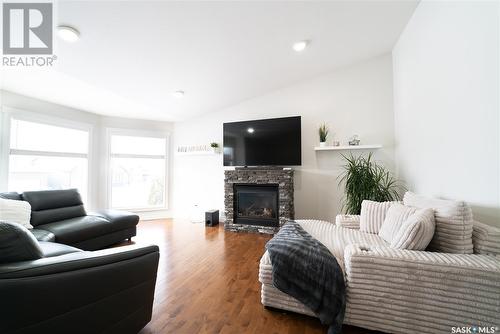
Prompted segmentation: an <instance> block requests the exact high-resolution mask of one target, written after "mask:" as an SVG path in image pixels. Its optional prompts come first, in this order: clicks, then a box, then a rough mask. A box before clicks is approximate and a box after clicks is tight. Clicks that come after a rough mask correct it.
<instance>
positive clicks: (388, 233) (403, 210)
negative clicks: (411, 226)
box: [378, 203, 417, 243]
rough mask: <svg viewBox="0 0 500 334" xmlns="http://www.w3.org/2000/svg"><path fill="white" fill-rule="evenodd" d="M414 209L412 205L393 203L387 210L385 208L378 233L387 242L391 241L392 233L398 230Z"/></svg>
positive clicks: (394, 233)
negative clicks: (385, 212)
mask: <svg viewBox="0 0 500 334" xmlns="http://www.w3.org/2000/svg"><path fill="white" fill-rule="evenodd" d="M415 211H417V209H416V208H414V207H411V206H406V205H402V204H399V203H394V204H393V205H391V207H390V208H389V210H387V214H386V215H385V219H384V223H383V224H382V227H380V231H379V232H378V235H379V236H380V237H382V239H384V240H385V241H387V242H388V243H391V241H392V239H393V238H394V235H396V234H397V233H398V232H399V230H400V229H401V226H402V225H403V223H404V222H405V221H406V220H407V219H408V217H410V216H411V215H412V214H414V213H415Z"/></svg>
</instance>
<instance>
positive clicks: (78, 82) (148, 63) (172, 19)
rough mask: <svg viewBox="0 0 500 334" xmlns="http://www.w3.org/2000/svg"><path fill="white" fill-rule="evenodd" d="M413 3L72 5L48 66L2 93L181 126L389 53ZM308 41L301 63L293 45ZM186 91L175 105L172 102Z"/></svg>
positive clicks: (61, 9) (9, 82) (11, 78)
mask: <svg viewBox="0 0 500 334" xmlns="http://www.w3.org/2000/svg"><path fill="white" fill-rule="evenodd" d="M416 5H417V1H335V2H312V1H308V2H250V1H248V2H240V1H238V2H207V1H202V2H159V1H154V2H145V1H109V2H108V1H71V2H58V3H57V5H56V19H55V21H56V22H55V23H56V24H68V25H72V26H74V27H76V28H77V29H78V30H80V32H81V39H80V41H78V42H77V43H74V44H68V43H65V42H62V41H60V40H58V39H56V40H55V54H56V55H57V57H58V59H57V66H56V67H55V68H53V69H52V70H49V69H47V68H42V69H39V70H33V69H28V70H26V69H18V68H17V69H12V68H10V69H7V68H4V69H3V70H4V71H3V72H4V73H3V82H2V84H3V88H4V89H6V90H10V91H13V92H17V93H21V94H25V95H29V96H33V97H37V98H40V99H44V100H48V101H51V102H55V103H60V104H64V105H68V106H71V107H75V108H79V109H83V110H87V111H91V112H95V113H98V114H103V115H110V116H121V117H130V118H143V119H153V120H184V119H187V118H190V117H193V116H196V115H199V114H202V113H207V112H211V111H216V110H219V109H221V108H223V107H226V106H230V105H233V104H235V103H238V102H240V101H243V100H245V99H248V98H251V97H254V96H258V95H261V94H265V93H267V92H269V91H272V90H275V89H279V88H281V87H284V86H287V85H290V84H293V83H295V82H298V81H301V80H304V79H307V78H310V77H313V76H315V75H318V74H321V73H323V72H327V71H329V70H332V69H334V68H337V67H340V66H343V65H347V64H350V63H353V62H356V61H359V60H363V59H367V58H370V57H373V56H377V55H380V54H382V53H385V52H388V51H390V50H391V49H392V47H393V45H394V44H395V42H396V40H397V38H398V37H399V35H400V33H401V32H402V30H403V29H404V27H405V25H406V23H407V22H408V20H409V18H410V16H411V15H412V13H413V10H414V9H415V7H416ZM302 39H310V40H311V44H310V46H309V47H308V48H307V49H306V51H304V52H303V53H296V52H294V51H293V50H292V49H291V45H292V44H293V42H295V41H298V40H302ZM179 89H180V90H185V91H186V96H185V98H183V99H175V98H174V97H172V95H171V92H172V91H175V90H179Z"/></svg>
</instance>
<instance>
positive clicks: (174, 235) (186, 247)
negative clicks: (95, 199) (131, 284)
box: [125, 219, 370, 334]
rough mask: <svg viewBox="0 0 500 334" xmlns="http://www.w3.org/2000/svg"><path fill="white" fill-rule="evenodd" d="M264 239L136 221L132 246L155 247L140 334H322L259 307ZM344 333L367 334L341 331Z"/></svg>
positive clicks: (315, 323) (307, 321)
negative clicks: (153, 276)
mask: <svg viewBox="0 0 500 334" xmlns="http://www.w3.org/2000/svg"><path fill="white" fill-rule="evenodd" d="M267 240H269V236H266V235H259V234H250V233H234V232H224V229H223V228H222V226H219V227H207V228H205V226H204V225H203V224H193V223H190V222H188V221H182V220H171V219H167V220H155V221H143V222H141V223H140V224H139V226H138V231H137V237H135V238H133V241H132V243H136V244H156V245H158V246H159V247H160V264H159V268H158V279H157V284H156V293H155V301H154V309H153V319H152V321H151V322H150V323H149V324H148V325H147V326H146V327H145V328H144V329H143V330H142V331H141V332H140V334H153V333H154V334H156V333H187V334H195V333H231V334H236V333H258V334H263V333H290V334H301V333H304V334H305V333H311V334H314V333H318V334H319V333H321V334H324V333H326V332H327V328H326V327H325V326H322V325H321V324H320V322H319V320H318V319H315V318H312V317H307V316H302V315H298V314H293V313H285V312H281V311H277V310H268V309H265V308H264V307H263V306H262V304H261V303H260V283H259V281H258V268H259V259H260V257H261V256H262V254H263V253H264V245H265V243H266V242H267ZM125 244H126V243H125ZM343 333H346V334H362V333H370V332H369V331H366V330H363V329H360V328H356V327H350V326H344V330H343Z"/></svg>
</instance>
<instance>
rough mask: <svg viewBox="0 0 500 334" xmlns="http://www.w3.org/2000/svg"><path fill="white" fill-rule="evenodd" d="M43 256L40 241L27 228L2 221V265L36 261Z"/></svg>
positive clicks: (0, 234) (0, 251)
mask: <svg viewBox="0 0 500 334" xmlns="http://www.w3.org/2000/svg"><path fill="white" fill-rule="evenodd" d="M42 256H43V252H42V249H41V248H40V246H39V244H38V241H37V240H36V239H35V237H34V236H33V234H31V233H30V232H29V231H28V229H27V228H26V227H24V226H22V225H20V224H16V223H11V222H5V221H0V263H8V262H18V261H28V260H36V259H40V258H41V257H42Z"/></svg>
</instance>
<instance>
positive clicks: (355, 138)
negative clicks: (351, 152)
mask: <svg viewBox="0 0 500 334" xmlns="http://www.w3.org/2000/svg"><path fill="white" fill-rule="evenodd" d="M359 142H360V140H359V136H358V135H354V136H352V137H351V139H350V140H349V145H350V146H358V145H359Z"/></svg>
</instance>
